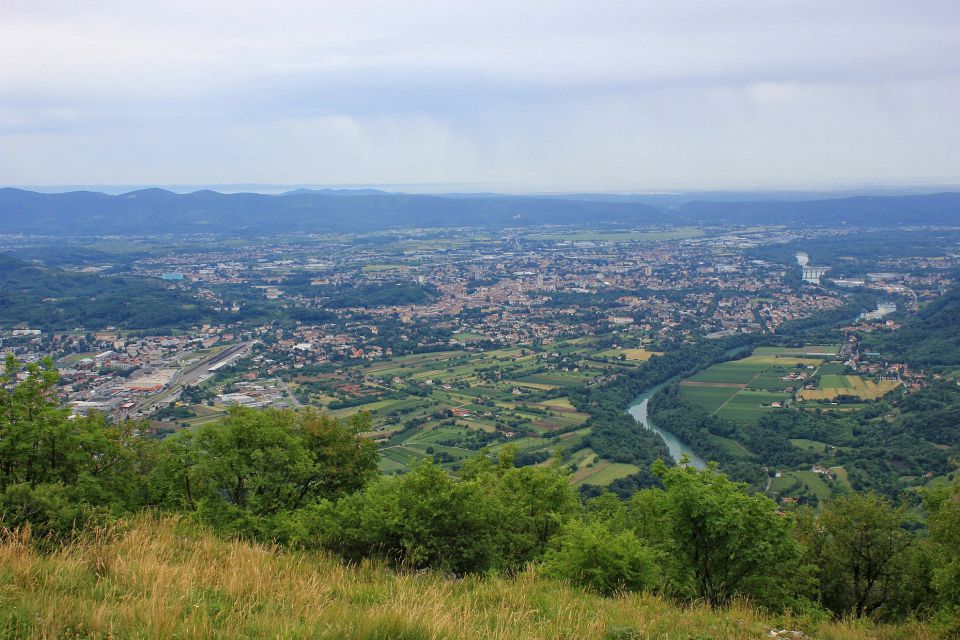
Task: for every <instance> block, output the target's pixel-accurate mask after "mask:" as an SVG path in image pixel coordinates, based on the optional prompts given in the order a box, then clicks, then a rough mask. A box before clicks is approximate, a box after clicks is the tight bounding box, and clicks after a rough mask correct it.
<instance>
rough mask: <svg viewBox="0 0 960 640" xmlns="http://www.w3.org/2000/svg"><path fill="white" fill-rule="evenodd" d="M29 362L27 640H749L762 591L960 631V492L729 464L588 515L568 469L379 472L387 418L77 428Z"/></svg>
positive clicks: (19, 393)
mask: <svg viewBox="0 0 960 640" xmlns="http://www.w3.org/2000/svg"><path fill="white" fill-rule="evenodd" d="M18 372H20V367H19V366H18V364H17V363H16V362H15V361H13V360H11V361H9V362H8V363H7V369H6V373H5V377H4V378H3V380H0V383H2V384H3V386H4V387H5V388H7V389H8V390H7V391H5V392H3V393H2V394H0V486H2V487H3V491H2V494H0V524H2V525H3V526H4V527H6V529H5V530H4V531H5V532H4V533H3V545H2V546H0V549H2V550H3V551H2V554H3V555H2V556H0V559H2V562H3V564H2V565H0V572H2V575H3V576H4V577H5V578H6V580H5V584H6V585H7V586H6V587H5V588H4V589H2V590H0V603H2V606H0V625H2V626H0V629H3V630H4V631H6V632H7V633H6V635H7V636H9V637H42V636H44V635H46V636H47V637H49V636H59V635H64V634H65V633H73V634H74V635H75V636H76V635H79V636H80V637H109V633H114V634H116V633H120V632H123V633H125V632H127V630H129V629H132V628H138V629H141V630H147V631H146V632H143V631H141V632H140V633H141V635H146V637H162V636H163V635H164V634H166V635H167V636H169V635H171V634H173V633H177V634H180V635H183V634H185V635H187V636H190V637H236V635H232V636H231V635H230V634H240V635H243V634H247V635H253V636H255V635H256V634H257V633H262V632H263V629H264V628H265V627H264V626H263V625H270V624H274V625H277V626H276V628H277V629H282V630H286V632H287V633H288V635H289V636H290V637H331V638H337V637H348V638H349V637H357V638H377V637H380V638H398V637H400V638H402V637H412V638H419V637H451V638H454V637H480V636H482V634H483V633H484V630H485V631H486V632H487V633H490V632H491V630H492V631H493V632H494V633H495V634H501V636H503V634H506V633H507V631H506V629H507V627H511V628H513V627H516V626H517V625H519V627H520V629H521V632H520V634H518V635H513V636H511V637H524V636H523V635H522V634H526V637H556V636H557V635H561V636H567V637H582V636H580V635H577V634H578V633H581V632H582V633H586V634H587V636H589V635H590V634H591V633H593V634H604V633H605V634H606V636H607V637H610V638H624V637H626V638H632V637H645V634H648V633H661V634H664V635H666V636H667V637H686V636H684V635H682V634H684V633H685V632H686V631H687V630H691V629H693V628H696V627H695V625H707V627H702V626H701V627H699V628H698V632H700V633H703V632H704V631H706V630H707V629H709V630H710V633H712V634H714V635H713V636H712V637H718V638H723V637H730V638H733V637H738V636H737V635H736V634H737V633H740V634H743V633H744V632H745V631H747V632H749V633H753V632H754V630H757V631H762V628H761V627H763V626H764V625H767V624H770V623H769V622H766V621H765V620H768V619H770V618H764V617H763V616H761V615H760V614H758V613H755V612H750V610H749V609H747V608H744V607H743V606H742V605H739V604H737V602H738V601H740V600H744V599H746V600H749V601H750V602H751V603H753V604H752V606H756V607H761V608H762V609H763V610H764V611H767V612H769V613H767V614H763V615H764V616H774V617H773V618H772V619H774V620H778V621H780V620H785V621H789V622H794V621H797V620H802V621H803V622H804V624H805V625H806V626H807V627H808V628H813V627H814V626H815V627H817V628H819V629H821V630H822V631H823V633H824V637H836V638H844V637H852V638H856V637H861V636H858V635H857V634H858V632H857V631H856V630H855V629H853V628H851V627H850V626H849V625H840V626H837V625H832V624H830V623H828V622H826V621H827V620H829V619H830V618H831V616H837V617H842V616H853V617H856V618H869V619H871V620H876V621H905V620H909V619H910V618H912V617H919V618H922V619H924V620H926V621H927V622H926V623H925V625H917V624H913V623H905V625H906V626H903V627H902V628H897V629H886V628H884V629H882V630H881V631H879V632H878V633H881V634H886V635H887V636H888V637H908V636H909V637H935V633H940V632H943V633H950V632H951V631H952V632H955V631H956V629H957V623H956V617H955V613H956V611H957V607H958V606H960V601H958V599H957V593H960V589H958V587H957V584H958V580H960V560H958V559H957V556H956V554H955V553H954V550H955V549H956V548H957V546H958V543H960V539H958V538H957V532H958V531H960V519H958V518H960V509H957V508H956V507H957V505H958V504H960V500H958V496H960V484H957V483H956V482H953V483H946V484H943V485H941V486H940V487H939V488H938V489H936V490H930V491H928V492H926V494H925V501H924V503H923V505H922V509H918V507H919V506H920V505H913V511H912V512H911V513H908V512H907V511H906V505H899V506H898V505H896V504H895V503H893V502H891V501H890V500H888V499H886V498H883V497H880V496H878V495H875V494H856V495H850V496H846V497H843V498H840V499H837V500H833V501H830V502H828V503H825V504H823V505H821V511H820V513H819V515H815V514H814V513H813V512H812V511H810V510H806V509H801V510H799V511H797V512H795V513H783V512H781V511H779V510H778V508H777V505H776V504H775V503H774V502H773V501H772V500H770V499H769V498H767V497H765V496H762V495H756V494H750V493H747V492H746V491H745V490H744V486H743V485H740V484H737V483H735V482H733V481H731V480H729V479H728V478H727V477H726V476H724V475H723V474H721V473H718V472H717V471H715V470H712V469H707V470H697V469H694V468H692V467H686V466H673V467H668V466H666V465H665V464H663V463H662V462H657V463H654V464H653V465H652V466H651V467H650V469H649V470H650V472H651V473H652V474H653V475H654V476H655V477H656V478H658V479H659V482H660V487H658V488H650V489H645V490H642V491H638V492H636V493H634V494H633V495H632V496H630V498H629V499H628V500H626V501H622V500H620V499H619V498H617V497H616V496H614V495H613V494H609V493H608V494H603V495H600V496H598V497H596V498H593V499H591V500H588V501H587V502H586V503H582V502H581V501H580V500H579V499H578V497H577V495H576V494H575V492H574V490H573V488H572V487H571V486H570V483H569V478H568V476H567V472H566V470H565V469H564V467H563V466H562V465H557V464H547V465H542V466H527V467H517V466H515V464H514V460H513V459H512V458H511V451H510V450H509V449H505V450H502V452H501V453H500V455H497V456H495V457H493V456H490V455H487V454H486V453H485V452H481V453H480V454H479V455H478V456H476V457H474V458H472V459H470V460H467V461H466V462H465V464H464V466H463V468H462V469H461V470H460V471H459V472H458V473H457V474H455V475H452V474H449V473H447V472H445V471H443V470H441V469H440V468H438V467H437V466H436V465H433V464H431V463H430V462H425V463H422V464H419V465H417V466H415V467H414V468H413V470H412V471H411V472H409V473H407V474H405V475H403V476H398V477H378V476H377V473H376V454H375V450H374V449H373V446H372V445H371V444H370V443H369V442H367V441H366V440H365V439H364V438H362V437H361V436H360V435H359V432H360V431H361V430H363V429H365V428H368V426H369V425H368V422H367V420H368V418H367V416H366V415H365V414H357V415H356V416H355V417H352V418H351V419H350V420H349V421H347V422H339V421H337V420H335V419H332V418H329V417H327V416H321V415H318V414H316V413H314V412H311V411H303V412H299V413H297V412H293V411H276V410H254V409H234V410H233V411H231V413H230V414H229V415H228V416H227V417H226V418H225V419H224V420H222V421H221V422H219V423H215V424H211V425H205V426H202V427H198V428H197V429H195V430H193V431H190V432H186V433H184V434H181V435H179V436H175V437H171V438H167V439H165V440H163V441H160V442H156V441H151V440H146V439H144V438H141V437H135V436H134V434H133V430H132V428H131V427H132V425H131V424H129V423H127V424H124V425H122V426H119V427H118V426H114V425H111V424H108V423H105V422H103V421H102V419H100V418H98V417H96V416H91V417H88V418H78V419H74V420H71V419H68V417H67V414H66V412H65V411H64V410H63V409H59V408H58V407H57V406H56V404H55V403H54V402H53V401H52V400H51V395H50V390H51V389H52V385H53V384H54V383H55V378H56V374H55V371H53V370H51V369H49V368H47V369H43V368H40V367H37V366H35V365H30V366H29V367H27V368H26V369H25V371H23V373H26V377H25V379H24V380H22V381H21V382H19V383H18V384H13V380H14V377H15V375H16V374H17V373H18ZM145 509H148V510H150V511H151V512H153V513H154V514H157V515H142V512H143V511H144V510H145ZM138 514H141V515H138ZM918 516H919V518H920V519H918ZM131 517H132V518H133V523H134V524H133V525H132V526H131V525H128V524H124V523H118V521H117V518H131ZM178 518H179V519H178ZM97 527H100V529H96V528H97ZM103 527H107V528H106V529H103ZM28 530H29V532H30V533H29V534H28V533H27V531H28ZM208 531H212V532H214V533H215V534H217V535H219V536H222V538H221V539H217V538H214V537H213V536H212V535H211V533H208ZM31 536H32V537H31ZM236 539H243V540H248V541H253V542H258V543H260V544H267V545H278V546H271V547H267V548H264V547H259V546H256V545H253V544H247V543H241V542H228V540H236ZM64 543H66V546H63V545H64ZM331 553H332V554H335V556H330V555H328V554H331ZM335 558H339V559H341V560H343V561H347V562H350V563H354V564H353V565H344V564H339V563H338V561H337V560H336V559H335ZM350 566H353V567H355V568H350ZM410 571H427V572H439V575H438V574H433V573H430V574H428V575H426V576H423V575H421V576H419V577H418V576H417V575H413V574H409V573H408V572H410ZM393 572H397V573H393ZM450 574H452V576H451V575H450ZM440 575H447V576H448V577H447V578H442V577H440ZM454 577H455V578H456V579H453V578H454ZM280 583H283V584H282V585H281V584H280ZM626 593H636V594H641V593H646V594H655V596H653V595H645V596H640V595H623V594H626ZM493 594H499V595H497V596H496V597H495V599H494V600H493V601H491V600H489V598H494V595H493ZM601 598H614V599H612V600H604V599H601ZM93 600H97V601H98V602H99V603H100V604H98V605H96V606H90V603H91V601H93ZM318 602H322V603H325V604H323V605H321V606H317V604H318ZM417 602H420V603H421V604H416V603H417ZM668 602H669V603H671V604H669V605H667V604H666V603H668ZM697 602H702V603H706V604H708V605H710V606H712V607H715V608H717V609H718V610H720V609H723V608H726V607H730V606H733V609H732V610H731V612H730V613H720V612H709V611H707V610H706V609H700V608H697V607H695V608H694V609H693V611H694V612H695V613H694V614H692V615H693V617H692V618H690V617H688V618H687V619H686V620H685V621H681V620H680V617H681V615H689V614H678V613H675V611H677V610H675V609H673V607H674V606H676V605H688V604H690V603H697ZM54 603H59V604H57V605H56V606H55V605H54ZM373 604H376V605H378V606H377V608H376V610H377V613H371V612H370V605H373ZM664 606H666V607H667V608H666V613H660V614H656V615H653V614H651V611H653V610H655V609H656V608H658V607H659V608H663V607H664ZM522 611H526V612H527V613H526V614H521V612H522ZM531 611H534V612H537V613H533V614H530V612H531ZM588 611H592V612H593V613H588ZM41 612H42V613H41ZM576 612H581V613H576ZM791 612H793V613H791ZM571 616H574V617H571ZM731 616H732V617H731ZM796 616H800V617H799V618H798V617H796ZM281 619H282V620H281ZM761 621H763V622H761ZM311 625H313V628H312V630H310V631H309V632H307V629H308V628H309V627H310V626H311ZM713 625H716V629H714V627H713ZM744 625H746V626H744ZM771 626H772V625H771ZM4 627H5V628H4ZM514 633H516V631H514ZM150 634H152V635H150ZM571 634H572V636H571ZM827 634H832V635H827ZM910 634H912V635H910ZM486 637H490V636H489V635H488V636H486ZM494 637H497V636H496V635H494ZM503 637H506V636H503ZM739 637H742V635H741V636H739Z"/></svg>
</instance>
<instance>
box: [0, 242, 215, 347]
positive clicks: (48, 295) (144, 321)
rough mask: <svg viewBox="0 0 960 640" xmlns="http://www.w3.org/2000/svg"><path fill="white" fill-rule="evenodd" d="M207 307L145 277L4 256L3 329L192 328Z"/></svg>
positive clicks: (0, 266) (0, 274)
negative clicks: (64, 267)
mask: <svg viewBox="0 0 960 640" xmlns="http://www.w3.org/2000/svg"><path fill="white" fill-rule="evenodd" d="M202 315H203V310H202V309H200V308H199V307H198V305H197V302H196V301H195V300H194V299H193V298H192V297H191V296H188V295H187V294H185V293H181V292H177V291H172V290H170V289H167V288H165V287H164V286H162V285H161V284H160V283H159V282H153V281H149V280H145V279H141V278H130V277H117V276H112V277H111V276H99V275H93V274H88V273H76V272H70V271H64V270H61V269H54V268H49V267H44V266H40V265H36V264H32V263H28V262H24V261H22V260H18V259H16V258H12V257H10V256H6V255H3V254H0V328H9V327H15V326H25V327H31V328H38V329H66V330H71V329H74V328H76V327H84V328H85V329H98V328H103V327H106V326H114V327H118V328H129V329H141V328H148V327H149V328H163V327H172V326H188V325H192V324H197V323H199V322H200V320H201V319H202Z"/></svg>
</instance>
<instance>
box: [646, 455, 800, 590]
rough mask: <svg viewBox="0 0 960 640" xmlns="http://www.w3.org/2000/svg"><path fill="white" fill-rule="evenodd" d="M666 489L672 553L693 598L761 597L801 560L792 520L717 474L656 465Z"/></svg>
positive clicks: (687, 468)
mask: <svg viewBox="0 0 960 640" xmlns="http://www.w3.org/2000/svg"><path fill="white" fill-rule="evenodd" d="M654 472H655V473H657V474H658V475H659V476H660V477H661V479H662V481H663V484H664V485H665V486H666V503H667V512H668V514H669V522H670V529H671V536H672V553H673V554H674V555H675V556H677V557H678V558H680V559H682V561H683V562H684V563H685V565H686V567H688V571H689V572H690V576H691V584H692V589H693V593H694V594H695V595H696V597H698V598H701V599H703V600H705V601H707V602H709V603H710V604H712V605H719V604H723V603H726V602H728V601H729V600H730V598H732V597H733V596H734V595H737V594H744V595H758V594H761V593H762V592H763V591H764V590H766V589H767V588H768V587H769V586H770V584H771V583H773V582H776V581H777V580H778V579H780V578H781V576H782V574H783V572H784V568H785V567H786V566H788V565H789V564H790V563H792V562H793V561H794V560H795V559H796V558H797V556H798V555H799V550H798V547H797V545H796V543H795V542H794V541H793V539H792V538H791V537H790V535H789V519H788V518H787V517H785V516H783V515H781V514H779V513H778V512H777V508H776V504H775V503H774V502H773V501H772V500H770V499H769V498H767V497H766V496H762V495H749V494H747V493H746V492H745V490H744V487H745V485H743V484H740V483H735V482H733V481H731V480H729V479H728V478H727V477H726V476H724V475H723V474H721V473H718V472H717V471H716V470H715V469H713V468H710V469H705V470H699V469H695V468H694V467H690V466H678V467H673V468H667V467H666V465H664V464H663V463H662V462H659V461H658V463H657V464H655V465H654Z"/></svg>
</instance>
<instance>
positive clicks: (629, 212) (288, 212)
mask: <svg viewBox="0 0 960 640" xmlns="http://www.w3.org/2000/svg"><path fill="white" fill-rule="evenodd" d="M347 193H351V192H345V193H339V192H337V193H331V192H315V191H296V192H291V193H288V194H283V195H264V194H258V193H236V194H223V193H217V192H215V191H197V192H194V193H188V194H177V193H172V192H170V191H164V190H162V189H145V190H142V191H134V192H131V193H126V194H121V195H106V194H103V193H94V192H89V191H76V192H70V193H34V192H32V191H23V190H20V189H0V218H2V219H3V224H4V230H5V231H6V232H8V233H42V234H73V235H97V234H112V233H174V232H176V233H203V232H209V233H223V234H237V235H245V234H276V233H290V232H314V231H337V232H355V231H375V230H382V229H391V228H393V229H396V228H418V227H433V228H443V227H458V226H470V227H487V228H505V227H520V226H530V225H542V224H571V225H572V224H582V223H583V221H584V220H590V221H591V222H595V223H597V224H610V225H622V226H637V225H650V224H666V223H671V222H675V216H673V215H670V214H666V213H663V212H661V211H659V210H657V209H655V208H653V207H650V206H647V205H644V204H640V203H636V202H629V203H627V202H590V201H576V200H562V199H544V198H525V197H516V196H495V197H483V196H429V195H407V194H386V193H366V192H364V193H359V194H356V193H355V194H354V195H351V196H349V197H348V196H347V195H346V194H347Z"/></svg>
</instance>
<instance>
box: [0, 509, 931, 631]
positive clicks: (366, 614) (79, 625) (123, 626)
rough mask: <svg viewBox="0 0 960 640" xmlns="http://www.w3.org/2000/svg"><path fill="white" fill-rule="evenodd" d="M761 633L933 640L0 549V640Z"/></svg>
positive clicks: (23, 542) (159, 521) (483, 586)
mask: <svg viewBox="0 0 960 640" xmlns="http://www.w3.org/2000/svg"><path fill="white" fill-rule="evenodd" d="M773 627H777V628H784V627H786V628H802V629H803V630H804V631H806V632H807V633H808V634H810V635H812V636H814V637H816V638H818V639H820V638H822V639H836V640H866V639H867V638H871V639H881V640H884V639H887V640H894V639H896V640H900V639H902V640H907V639H911V640H925V639H932V638H934V637H935V636H934V634H933V633H932V632H931V631H930V630H929V629H927V628H926V627H924V626H921V625H915V624H909V625H901V626H897V627H874V626H871V625H868V624H865V623H852V622H851V623H842V624H836V623H821V624H817V623H815V622H813V621H810V620H804V619H796V618H791V617H790V616H782V617H780V618H776V617H771V616H769V615H765V614H762V613H761V612H759V611H757V610H755V609H753V608H751V607H749V606H746V605H745V604H735V605H734V606H732V607H731V608H729V609H727V610H723V611H714V610H711V609H710V608H708V607H703V606H693V607H688V608H679V607H677V606H675V605H674V604H672V603H670V602H668V601H666V600H664V599H662V598H659V597H656V596H652V595H623V596H620V597H616V598H600V597H597V596H595V595H592V594H589V593H584V592H583V591H580V590H578V589H574V588H571V587H569V586H566V585H563V584H559V583H556V582H550V581H547V580H544V579H541V578H538V577H537V575H536V573H535V572H534V571H528V572H526V573H524V574H522V575H520V576H517V577H515V578H503V577H486V578H479V577H477V578H467V579H464V580H450V579H447V578H444V577H442V576H438V575H434V574H411V573H397V572H395V571H391V570H389V569H388V568H386V567H383V566H380V565H378V564H376V563H363V564H361V565H359V566H347V565H345V564H343V563H341V562H338V561H337V560H336V559H334V558H332V557H330V556H327V555H325V554H322V553H313V552H309V553H301V552H288V551H282V550H280V549H277V548H273V547H269V546H261V545H255V544H250V543H246V542H237V541H229V540H223V539H220V538H217V537H216V536H214V535H212V534H209V533H207V532H204V531H202V530H199V529H197V528H196V527H195V526H193V525H189V526H187V525H186V524H185V523H183V522H181V521H179V520H178V519H176V518H160V517H157V516H153V515H145V516H142V517H139V518H137V519H136V520H134V521H132V522H130V523H126V524H119V525H116V526H114V527H112V528H109V529H101V530H97V531H95V532H92V533H91V534H88V535H86V536H83V537H81V538H80V539H78V540H77V541H75V542H73V543H70V544H68V545H65V546H63V547H62V548H60V549H59V550H56V551H53V552H50V553H41V552H39V551H37V550H36V546H35V545H32V544H31V542H30V539H29V532H28V531H19V532H7V533H5V534H3V536H2V540H0V638H3V639H8V638H9V639H15V638H44V639H48V638H49V639H52V638H104V639H106V638H144V639H157V640H161V639H162V640H168V639H171V638H180V639H184V638H187V639H191V638H224V639H237V638H317V639H331V640H333V639H356V640H361V639H363V640H427V639H438V640H439V639H444V638H450V639H454V638H456V639H460V638H462V639H470V640H473V639H476V640H488V639H489V640H508V639H509V640H517V639H519V640H523V639H528V638H530V639H532V638H544V639H547V638H549V639H557V640H559V639H564V638H569V639H571V640H573V639H576V640H581V639H590V638H600V639H603V638H606V639H610V640H613V639H617V640H640V639H644V640H646V639H651V640H652V639H664V640H665V639H685V640H686V639H706V638H712V639H714V640H728V639H729V640H742V639H744V638H762V637H765V636H766V634H767V631H768V630H769V629H771V628H773Z"/></svg>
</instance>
